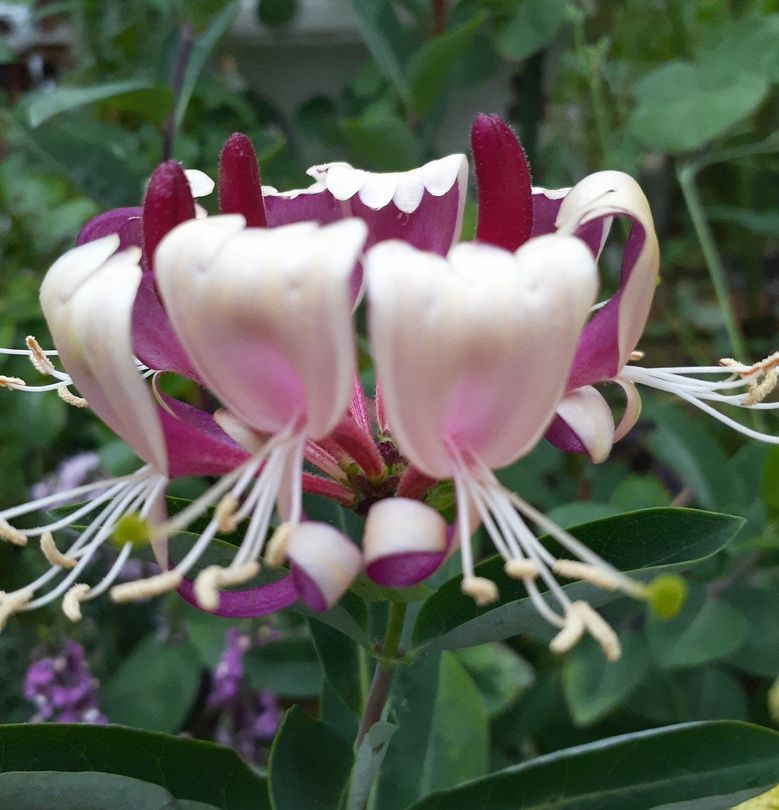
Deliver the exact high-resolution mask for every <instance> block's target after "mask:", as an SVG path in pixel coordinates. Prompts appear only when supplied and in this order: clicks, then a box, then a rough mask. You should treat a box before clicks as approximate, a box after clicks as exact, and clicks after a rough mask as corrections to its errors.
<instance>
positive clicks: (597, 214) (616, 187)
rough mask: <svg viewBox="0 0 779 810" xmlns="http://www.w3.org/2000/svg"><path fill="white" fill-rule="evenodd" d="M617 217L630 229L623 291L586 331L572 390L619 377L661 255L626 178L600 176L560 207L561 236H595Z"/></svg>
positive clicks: (642, 201) (638, 194) (645, 312)
mask: <svg viewBox="0 0 779 810" xmlns="http://www.w3.org/2000/svg"><path fill="white" fill-rule="evenodd" d="M615 217H625V218H627V219H628V220H630V221H631V223H632V227H631V230H630V234H629V236H628V238H627V241H626V243H625V248H624V252H623V257H622V267H621V270H620V281H619V289H618V290H617V292H616V294H615V295H614V296H612V298H611V299H610V300H609V301H608V303H606V305H605V306H603V307H601V308H600V309H599V310H598V311H597V312H596V313H595V314H594V315H593V316H592V318H591V319H590V321H589V323H588V324H587V326H586V327H585V328H584V330H583V332H582V335H581V338H580V339H579V345H578V347H577V350H576V358H575V360H574V364H573V368H572V370H571V377H570V380H569V383H568V386H569V388H578V387H579V386H581V385H588V384H590V383H594V382H598V381H601V380H608V379H610V378H612V377H614V376H616V375H617V373H618V372H619V370H620V369H621V368H622V366H624V365H625V363H626V362H627V361H628V358H629V357H630V353H631V352H632V351H633V350H634V349H635V347H636V344H637V343H638V340H639V338H640V337H641V334H642V332H643V331H644V326H645V325H646V321H647V317H648V316H649V309H650V307H651V305H652V298H653V297H654V292H655V288H656V286H657V277H658V272H659V268H660V252H659V247H658V243H657V236H656V234H655V228H654V223H653V221H652V213H651V211H650V209H649V203H648V202H647V199H646V197H645V196H644V193H643V192H642V191H641V188H640V187H639V185H638V183H636V181H635V180H633V178H632V177H629V176H628V175H626V174H623V173H622V172H611V171H609V172H598V173H596V174H592V175H590V176H589V177H586V178H584V180H582V181H581V182H580V183H578V184H577V185H576V186H574V188H573V189H571V191H570V193H569V194H568V195H567V197H566V198H565V200H564V202H563V204H562V205H561V207H560V211H559V213H558V217H557V225H558V228H559V229H560V232H562V233H575V234H576V235H580V234H585V233H589V234H590V236H591V237H592V236H593V234H594V235H597V232H598V229H599V228H603V229H604V231H605V228H606V226H607V225H608V224H609V223H610V222H611V220H612V219H613V218H615Z"/></svg>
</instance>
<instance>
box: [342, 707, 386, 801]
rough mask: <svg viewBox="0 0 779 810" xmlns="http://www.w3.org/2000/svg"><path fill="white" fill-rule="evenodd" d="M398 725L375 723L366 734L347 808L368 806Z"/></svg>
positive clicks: (355, 768)
mask: <svg viewBox="0 0 779 810" xmlns="http://www.w3.org/2000/svg"><path fill="white" fill-rule="evenodd" d="M397 730H398V727H397V726H395V725H393V724H392V723H384V722H381V721H379V722H378V723H374V724H373V725H372V726H371V727H370V728H369V729H368V733H367V734H366V735H365V737H364V739H363V741H362V743H361V744H360V747H359V749H358V750H357V756H356V758H355V761H354V768H353V769H352V778H351V780H350V782H349V798H348V800H347V804H346V808H347V810H364V808H365V807H367V806H368V799H369V797H370V793H371V788H372V787H373V784H374V782H375V781H376V779H377V777H378V775H379V771H380V770H381V763H382V762H383V761H384V755H385V754H386V753H387V746H388V745H389V741H390V739H391V738H392V735H393V734H394V733H395V732H396V731H397Z"/></svg>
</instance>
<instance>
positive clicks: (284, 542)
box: [265, 522, 295, 565]
mask: <svg viewBox="0 0 779 810" xmlns="http://www.w3.org/2000/svg"><path fill="white" fill-rule="evenodd" d="M294 528H295V527H294V525H293V524H292V523H289V522H287V523H282V524H281V525H280V526H279V527H278V528H277V529H276V531H275V532H273V535H272V536H271V538H270V540H268V545H267V546H266V548H265V562H266V563H268V565H283V564H284V562H285V560H286V559H287V547H288V546H289V538H290V536H291V534H292V530H293V529H294Z"/></svg>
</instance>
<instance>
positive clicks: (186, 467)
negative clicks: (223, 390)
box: [158, 394, 249, 478]
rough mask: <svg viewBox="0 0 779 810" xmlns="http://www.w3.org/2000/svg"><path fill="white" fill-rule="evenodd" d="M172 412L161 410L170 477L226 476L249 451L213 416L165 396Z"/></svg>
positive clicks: (246, 456) (245, 457) (164, 399)
mask: <svg viewBox="0 0 779 810" xmlns="http://www.w3.org/2000/svg"><path fill="white" fill-rule="evenodd" d="M162 399H163V401H164V403H165V405H166V407H167V408H169V409H170V410H171V411H173V413H172V414H171V413H169V412H168V411H167V410H165V408H160V409H159V411H158V413H159V417H160V422H162V429H163V432H164V434H165V446H166V449H167V452H168V469H169V475H170V477H171V478H179V477H182V476H187V475H224V474H225V473H228V472H230V471H232V470H234V469H235V468H236V467H237V466H238V465H239V464H242V463H243V462H244V461H246V459H247V458H248V457H249V454H248V453H247V452H246V451H245V450H244V449H243V448H242V447H241V446H240V445H239V444H237V443H236V442H234V441H233V440H232V439H231V438H230V437H229V436H228V435H227V434H226V433H225V432H224V431H223V430H222V428H220V427H219V425H218V424H217V423H216V422H215V421H214V418H213V416H212V415H211V414H210V413H206V411H201V410H200V409H199V408H195V407H193V406H192V405H188V404H187V403H185V402H180V401H179V400H177V399H173V397H169V396H166V395H165V394H163V395H162Z"/></svg>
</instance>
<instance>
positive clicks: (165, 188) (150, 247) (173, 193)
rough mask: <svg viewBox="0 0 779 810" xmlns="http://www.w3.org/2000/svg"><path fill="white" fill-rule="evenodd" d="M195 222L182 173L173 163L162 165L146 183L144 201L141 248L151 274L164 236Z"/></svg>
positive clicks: (189, 193)
mask: <svg viewBox="0 0 779 810" xmlns="http://www.w3.org/2000/svg"><path fill="white" fill-rule="evenodd" d="M194 218H195V202H194V200H193V199H192V192H191V190H190V188H189V182H188V180H187V177H186V175H185V174H184V170H183V169H182V168H181V166H180V165H179V164H178V163H177V162H176V161H175V160H168V161H167V162H165V163H161V164H160V165H159V166H157V168H156V169H155V170H154V172H153V173H152V176H151V178H150V179H149V185H148V186H147V188H146V196H145V197H144V200H143V244H144V251H145V254H146V258H147V262H148V264H149V269H150V270H154V253H155V251H156V250H157V245H159V243H160V242H161V241H162V239H163V238H164V237H165V235H166V234H168V233H170V231H172V230H173V228H175V227H176V225H179V224H180V223H182V222H185V221H186V220H188V219H194Z"/></svg>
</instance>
